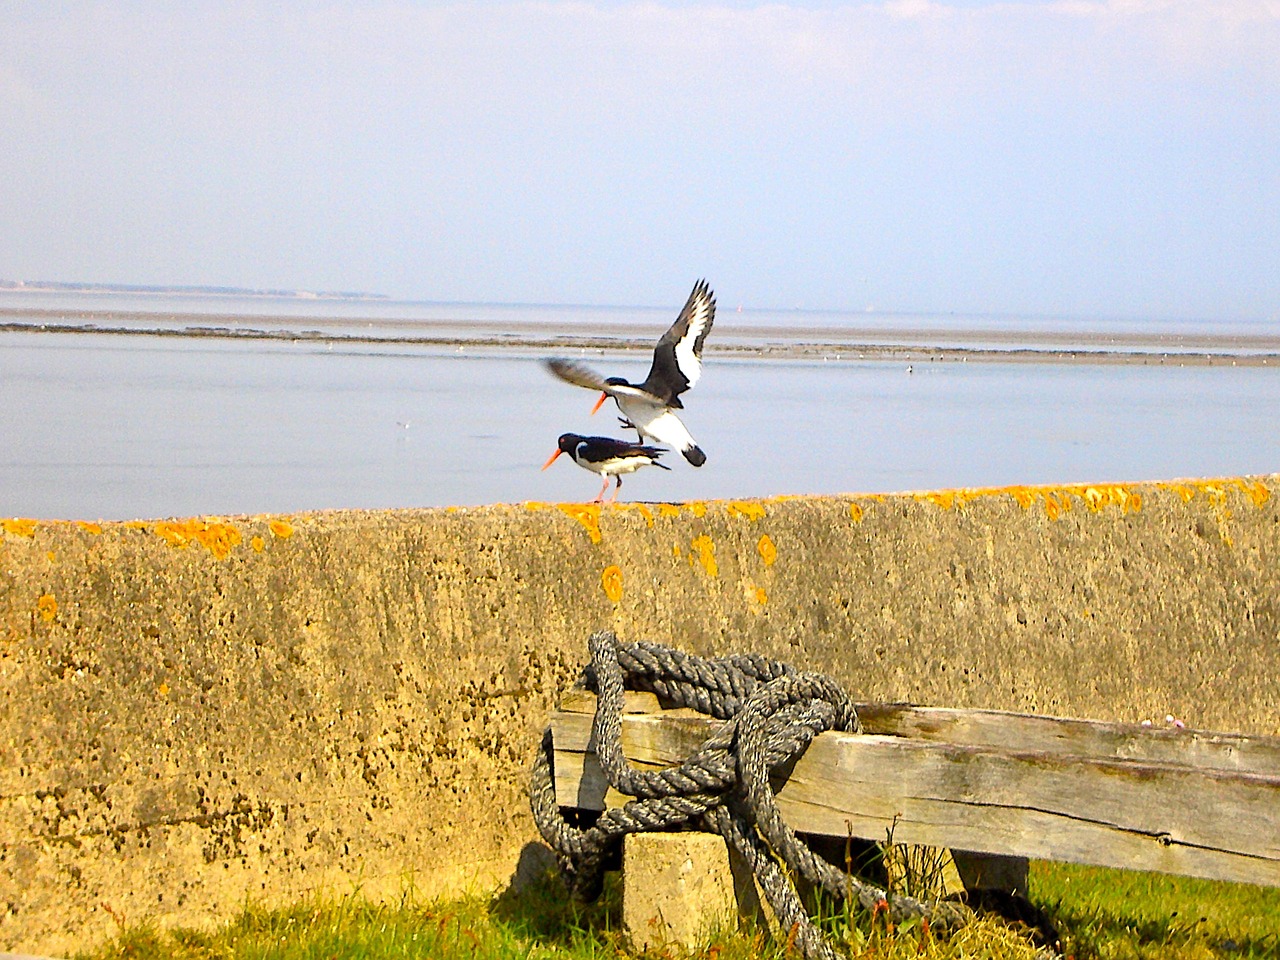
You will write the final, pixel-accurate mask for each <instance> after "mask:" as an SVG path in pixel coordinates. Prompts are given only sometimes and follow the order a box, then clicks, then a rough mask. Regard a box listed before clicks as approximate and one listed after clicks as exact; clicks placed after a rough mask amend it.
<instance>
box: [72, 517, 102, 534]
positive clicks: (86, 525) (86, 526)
mask: <svg viewBox="0 0 1280 960" xmlns="http://www.w3.org/2000/svg"><path fill="white" fill-rule="evenodd" d="M76 526H77V527H79V528H80V529H81V530H84V531H85V532H86V533H101V532H102V525H101V524H99V523H90V522H89V521H87V520H77V521H76Z"/></svg>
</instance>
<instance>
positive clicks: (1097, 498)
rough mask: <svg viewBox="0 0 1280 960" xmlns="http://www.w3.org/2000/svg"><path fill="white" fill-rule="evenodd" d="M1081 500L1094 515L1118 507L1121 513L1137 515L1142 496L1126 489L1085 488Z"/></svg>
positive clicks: (1117, 487)
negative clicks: (1108, 508) (1111, 507)
mask: <svg viewBox="0 0 1280 960" xmlns="http://www.w3.org/2000/svg"><path fill="white" fill-rule="evenodd" d="M1076 489H1077V490H1078V489H1079V488H1076ZM1082 499H1083V500H1084V502H1085V504H1086V505H1087V506H1088V507H1089V509H1090V510H1092V511H1094V512H1095V513H1097V512H1098V511H1100V510H1102V509H1104V508H1106V507H1110V506H1115V507H1119V508H1120V510H1121V512H1122V513H1137V512H1138V511H1139V510H1141V509H1142V495H1141V494H1138V493H1134V492H1133V491H1131V490H1129V488H1128V487H1121V486H1109V487H1085V488H1084V493H1083V495H1082Z"/></svg>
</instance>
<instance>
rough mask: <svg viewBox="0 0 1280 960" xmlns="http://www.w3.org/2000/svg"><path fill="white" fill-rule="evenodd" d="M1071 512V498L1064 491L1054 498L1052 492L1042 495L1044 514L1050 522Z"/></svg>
mask: <svg viewBox="0 0 1280 960" xmlns="http://www.w3.org/2000/svg"><path fill="white" fill-rule="evenodd" d="M1070 510H1071V496H1070V494H1068V493H1066V492H1065V491H1064V492H1062V493H1060V494H1058V495H1057V496H1054V494H1053V493H1052V492H1047V493H1045V495H1044V513H1045V516H1047V517H1048V518H1049V519H1050V520H1057V519H1058V517H1060V516H1062V514H1064V513H1067V512H1069V511H1070Z"/></svg>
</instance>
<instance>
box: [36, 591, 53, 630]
mask: <svg viewBox="0 0 1280 960" xmlns="http://www.w3.org/2000/svg"><path fill="white" fill-rule="evenodd" d="M36 609H37V610H38V611H40V619H41V620H43V621H45V622H46V623H48V622H49V621H50V620H52V619H53V618H54V617H56V616H57V615H58V601H57V600H55V599H54V598H53V594H51V593H46V594H45V595H44V596H42V597H41V598H40V599H39V600H37V601H36Z"/></svg>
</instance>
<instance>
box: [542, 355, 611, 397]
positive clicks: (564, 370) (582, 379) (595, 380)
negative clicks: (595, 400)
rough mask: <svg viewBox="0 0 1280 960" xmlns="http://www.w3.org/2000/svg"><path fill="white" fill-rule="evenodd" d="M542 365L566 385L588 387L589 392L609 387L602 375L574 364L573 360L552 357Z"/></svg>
mask: <svg viewBox="0 0 1280 960" xmlns="http://www.w3.org/2000/svg"><path fill="white" fill-rule="evenodd" d="M542 365H543V366H544V367H546V368H547V369H548V370H550V371H551V372H552V373H553V374H555V375H556V376H557V377H559V378H560V379H561V380H563V381H564V382H565V383H572V384H573V385H574V386H575V387H586V388H587V389H588V390H604V389H605V388H607V387H608V386H609V383H608V381H607V380H605V378H604V377H602V376H600V374H598V373H596V372H595V371H594V370H592V369H591V368H590V367H586V366H583V365H582V364H580V363H574V362H573V361H572V360H565V359H562V358H561V357H552V358H551V359H549V360H543V361H542Z"/></svg>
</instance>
